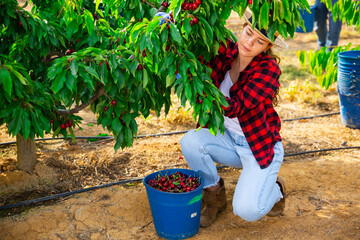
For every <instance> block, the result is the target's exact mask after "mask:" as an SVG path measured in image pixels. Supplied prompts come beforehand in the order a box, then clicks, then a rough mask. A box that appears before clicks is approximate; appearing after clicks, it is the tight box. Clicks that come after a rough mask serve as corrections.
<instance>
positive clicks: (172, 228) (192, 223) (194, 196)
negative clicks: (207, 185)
mask: <svg viewBox="0 0 360 240" xmlns="http://www.w3.org/2000/svg"><path fill="white" fill-rule="evenodd" d="M178 171H179V172H181V173H184V174H186V175H187V176H188V177H189V176H191V177H197V178H198V179H199V180H200V187H198V188H197V189H195V190H194V191H190V192H183V193H169V192H162V191H159V190H156V189H154V188H152V187H150V186H149V185H148V184H147V182H148V181H149V180H150V179H155V178H156V177H157V176H158V175H160V176H164V175H170V174H175V173H176V172H178ZM143 184H144V186H145V188H146V193H147V197H148V200H149V204H150V209H151V214H152V217H153V221H154V226H155V230H156V233H157V234H158V235H159V236H160V237H162V238H165V239H186V238H190V237H192V236H194V235H195V234H197V233H198V232H199V228H200V213H201V199H202V190H203V185H204V181H203V178H202V177H201V175H200V173H199V172H196V171H193V170H189V169H179V168H178V169H166V170H162V171H158V172H154V173H151V174H149V175H148V176H146V177H145V178H144V179H143Z"/></svg>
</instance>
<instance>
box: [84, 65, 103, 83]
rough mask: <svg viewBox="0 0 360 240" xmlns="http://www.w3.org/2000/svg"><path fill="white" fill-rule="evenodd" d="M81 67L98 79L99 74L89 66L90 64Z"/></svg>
mask: <svg viewBox="0 0 360 240" xmlns="http://www.w3.org/2000/svg"><path fill="white" fill-rule="evenodd" d="M83 67H84V68H85V69H86V71H87V72H88V73H90V74H91V75H93V76H94V77H95V78H97V79H99V80H100V78H99V75H98V74H97V72H96V71H95V69H93V68H92V67H90V66H83Z"/></svg>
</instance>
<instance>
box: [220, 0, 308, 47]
mask: <svg viewBox="0 0 360 240" xmlns="http://www.w3.org/2000/svg"><path fill="white" fill-rule="evenodd" d="M225 2H226V3H224V4H225V5H226V4H231V5H233V6H234V10H235V11H236V12H238V13H239V15H240V16H241V15H242V14H243V13H244V12H245V9H246V7H249V8H250V9H251V11H252V12H253V20H252V21H253V22H255V23H256V24H257V26H259V28H261V29H267V32H268V36H269V37H270V39H271V40H274V34H275V32H279V34H280V35H281V36H282V37H284V38H285V39H287V38H288V36H289V35H290V37H291V38H292V37H293V36H294V33H295V29H296V28H297V27H303V28H304V20H302V18H301V15H300V12H299V9H302V10H306V11H308V12H310V8H309V3H308V1H307V0H274V1H269V0H253V1H252V4H250V5H248V1H240V0H233V1H231V2H230V3H228V1H225Z"/></svg>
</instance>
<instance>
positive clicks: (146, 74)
mask: <svg viewBox="0 0 360 240" xmlns="http://www.w3.org/2000/svg"><path fill="white" fill-rule="evenodd" d="M148 82H149V75H148V72H147V70H146V68H144V69H143V88H146V86H147V84H148Z"/></svg>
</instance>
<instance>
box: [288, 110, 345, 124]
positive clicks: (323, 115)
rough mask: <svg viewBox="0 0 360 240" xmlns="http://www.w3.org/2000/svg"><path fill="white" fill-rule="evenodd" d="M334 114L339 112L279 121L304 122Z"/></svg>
mask: <svg viewBox="0 0 360 240" xmlns="http://www.w3.org/2000/svg"><path fill="white" fill-rule="evenodd" d="M336 114H340V112H333V113H325V114H320V115H314V116H309V117H299V118H291V119H284V120H281V121H282V122H290V121H296V120H304V119H310V118H317V117H327V116H332V115H336Z"/></svg>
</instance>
